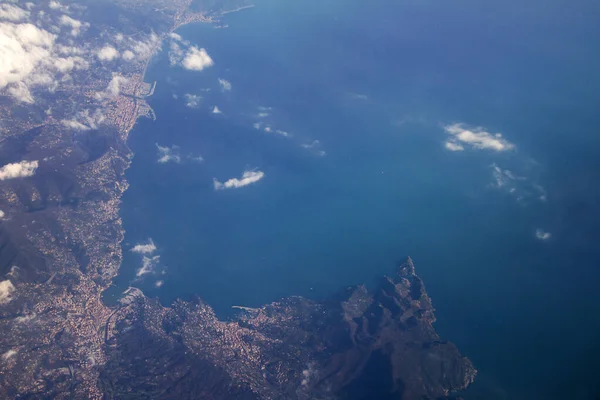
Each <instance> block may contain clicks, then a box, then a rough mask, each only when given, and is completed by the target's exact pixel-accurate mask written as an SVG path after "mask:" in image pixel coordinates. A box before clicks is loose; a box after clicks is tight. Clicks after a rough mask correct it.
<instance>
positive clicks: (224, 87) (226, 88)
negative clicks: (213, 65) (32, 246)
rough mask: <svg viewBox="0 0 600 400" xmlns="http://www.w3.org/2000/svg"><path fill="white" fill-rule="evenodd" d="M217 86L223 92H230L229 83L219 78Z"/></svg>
mask: <svg viewBox="0 0 600 400" xmlns="http://www.w3.org/2000/svg"><path fill="white" fill-rule="evenodd" d="M219 85H221V90H223V91H224V92H230V91H231V88H232V86H231V82H229V81H228V80H226V79H221V78H219Z"/></svg>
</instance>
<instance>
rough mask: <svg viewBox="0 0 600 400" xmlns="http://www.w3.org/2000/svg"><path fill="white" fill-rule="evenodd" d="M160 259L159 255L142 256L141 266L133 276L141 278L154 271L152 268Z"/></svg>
mask: <svg viewBox="0 0 600 400" xmlns="http://www.w3.org/2000/svg"><path fill="white" fill-rule="evenodd" d="M159 261H160V256H154V257H147V256H144V257H143V258H142V266H141V267H140V269H138V270H137V272H136V273H135V276H136V277H138V278H141V277H142V276H144V275H147V274H150V273H152V272H154V268H155V267H156V266H157V265H158V263H159Z"/></svg>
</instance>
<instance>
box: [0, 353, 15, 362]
mask: <svg viewBox="0 0 600 400" xmlns="http://www.w3.org/2000/svg"><path fill="white" fill-rule="evenodd" d="M16 354H17V352H16V351H15V350H8V351H7V352H6V353H4V354H2V359H3V360H4V361H7V360H8V359H10V358H12V357H14V356H15V355H16Z"/></svg>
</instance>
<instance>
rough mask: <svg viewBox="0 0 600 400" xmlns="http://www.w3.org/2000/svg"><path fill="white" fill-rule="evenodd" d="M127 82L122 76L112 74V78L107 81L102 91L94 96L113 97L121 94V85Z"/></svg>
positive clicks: (99, 98) (100, 97)
mask: <svg viewBox="0 0 600 400" xmlns="http://www.w3.org/2000/svg"><path fill="white" fill-rule="evenodd" d="M127 82H129V80H128V79H127V78H125V77H124V76H120V75H117V74H113V77H112V79H111V80H110V82H108V86H106V90H105V91H104V92H97V93H96V94H95V97H96V99H97V100H103V99H114V98H116V97H117V96H119V95H120V94H121V86H122V85H124V84H126V83H127Z"/></svg>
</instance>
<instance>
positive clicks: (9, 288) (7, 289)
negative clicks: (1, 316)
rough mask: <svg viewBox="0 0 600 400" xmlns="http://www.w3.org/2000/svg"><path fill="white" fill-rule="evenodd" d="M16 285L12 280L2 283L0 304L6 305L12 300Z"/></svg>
mask: <svg viewBox="0 0 600 400" xmlns="http://www.w3.org/2000/svg"><path fill="white" fill-rule="evenodd" d="M15 290H16V289H15V285H13V284H12V282H11V281H10V280H8V279H7V280H5V281H2V282H0V304H6V303H8V302H10V301H11V300H12V295H13V293H14V292H15Z"/></svg>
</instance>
